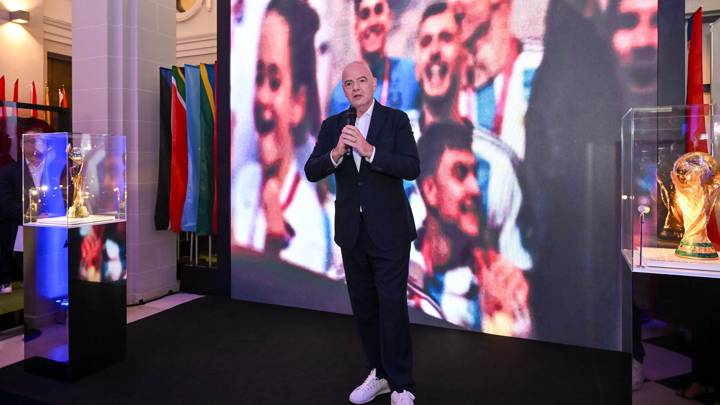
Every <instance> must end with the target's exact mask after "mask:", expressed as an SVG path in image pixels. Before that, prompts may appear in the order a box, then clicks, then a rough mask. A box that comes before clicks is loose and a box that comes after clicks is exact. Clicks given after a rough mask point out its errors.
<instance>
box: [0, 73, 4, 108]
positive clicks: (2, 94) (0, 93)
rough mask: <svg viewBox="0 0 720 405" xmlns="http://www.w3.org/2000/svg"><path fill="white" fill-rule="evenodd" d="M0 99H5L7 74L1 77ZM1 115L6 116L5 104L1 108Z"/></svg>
mask: <svg viewBox="0 0 720 405" xmlns="http://www.w3.org/2000/svg"><path fill="white" fill-rule="evenodd" d="M0 101H5V76H2V77H0ZM0 117H5V106H4V105H3V106H2V108H0Z"/></svg>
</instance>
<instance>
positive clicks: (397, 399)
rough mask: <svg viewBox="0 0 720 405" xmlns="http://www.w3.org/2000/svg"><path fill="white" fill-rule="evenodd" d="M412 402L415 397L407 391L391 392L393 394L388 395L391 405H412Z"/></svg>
mask: <svg viewBox="0 0 720 405" xmlns="http://www.w3.org/2000/svg"><path fill="white" fill-rule="evenodd" d="M414 400H415V395H413V394H412V392H410V391H408V390H403V392H397V391H393V393H392V394H390V404H391V405H413V404H414V403H415V402H413V401H414Z"/></svg>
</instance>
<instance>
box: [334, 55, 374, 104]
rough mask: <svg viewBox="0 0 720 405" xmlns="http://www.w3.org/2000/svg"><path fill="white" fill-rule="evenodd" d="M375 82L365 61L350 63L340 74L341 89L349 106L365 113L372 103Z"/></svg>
mask: <svg viewBox="0 0 720 405" xmlns="http://www.w3.org/2000/svg"><path fill="white" fill-rule="evenodd" d="M376 87H377V81H376V80H375V78H374V77H373V75H372V72H371V71H370V66H368V64H367V63H366V62H365V61H354V62H350V63H349V64H348V65H347V66H345V69H343V72H342V88H343V91H344V92H345V97H347V99H348V101H349V102H350V105H352V106H353V107H355V108H356V109H357V110H358V115H360V114H363V113H365V111H367V109H368V108H370V105H371V104H372V102H373V94H374V93H375V88H376Z"/></svg>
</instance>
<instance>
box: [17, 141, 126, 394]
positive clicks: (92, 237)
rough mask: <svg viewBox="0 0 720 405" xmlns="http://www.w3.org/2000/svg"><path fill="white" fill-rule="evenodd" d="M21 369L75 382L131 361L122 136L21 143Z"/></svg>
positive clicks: (123, 146)
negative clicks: (127, 354) (127, 343)
mask: <svg viewBox="0 0 720 405" xmlns="http://www.w3.org/2000/svg"><path fill="white" fill-rule="evenodd" d="M21 146H22V149H21V153H22V156H21V159H20V161H21V162H22V172H23V173H22V184H23V189H22V193H23V196H22V197H23V198H22V203H23V245H24V254H23V274H24V293H25V297H24V299H25V312H24V322H25V339H24V342H25V369H26V370H28V371H30V372H34V373H38V374H43V375H48V376H51V377H55V378H59V379H63V380H75V379H77V378H79V377H81V376H83V375H85V374H87V373H90V372H92V371H94V370H97V369H99V368H102V367H104V366H105V365H107V364H108V363H111V362H113V361H117V360H121V359H123V358H124V357H125V341H126V312H125V304H126V283H127V241H126V227H125V221H126V210H127V207H126V201H127V194H126V190H127V187H126V177H125V176H126V175H125V171H126V166H125V137H124V136H116V135H90V134H70V133H50V134H48V133H28V134H24V135H23V137H22V145H21Z"/></svg>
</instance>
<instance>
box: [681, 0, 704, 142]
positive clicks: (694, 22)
mask: <svg viewBox="0 0 720 405" xmlns="http://www.w3.org/2000/svg"><path fill="white" fill-rule="evenodd" d="M687 37H688V70H687V72H688V73H687V104H688V105H691V107H690V111H689V112H690V113H689V114H688V119H687V132H686V135H685V136H686V137H685V151H686V152H707V151H708V145H707V134H706V132H705V111H704V110H703V108H704V107H703V104H704V101H703V71H702V7H699V8H698V9H697V11H695V13H694V14H693V15H692V17H690V21H689V22H688V33H687Z"/></svg>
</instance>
